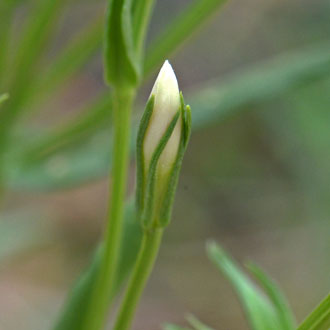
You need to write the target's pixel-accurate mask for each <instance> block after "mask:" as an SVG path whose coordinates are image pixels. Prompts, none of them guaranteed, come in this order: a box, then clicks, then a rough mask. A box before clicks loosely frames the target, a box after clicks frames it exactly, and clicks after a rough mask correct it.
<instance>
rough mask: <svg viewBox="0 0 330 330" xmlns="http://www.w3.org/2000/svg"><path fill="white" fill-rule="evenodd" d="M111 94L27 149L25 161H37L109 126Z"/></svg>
mask: <svg viewBox="0 0 330 330" xmlns="http://www.w3.org/2000/svg"><path fill="white" fill-rule="evenodd" d="M111 107H112V101H111V96H108V95H106V96H103V97H102V98H101V99H98V100H97V101H96V102H95V103H93V104H92V105H90V106H88V107H87V108H86V109H85V110H84V111H83V112H82V114H81V115H80V116H79V117H78V118H74V119H73V120H72V121H70V122H69V123H67V124H66V125H65V126H64V127H60V128H56V129H55V130H54V131H53V132H52V133H50V134H48V135H47V136H46V138H44V139H42V140H41V141H38V142H39V143H36V144H34V145H33V146H32V147H31V148H28V149H27V150H25V156H24V157H23V160H24V162H25V163H31V162H36V161H38V160H40V159H44V158H46V157H49V156H51V155H53V154H54V153H56V152H57V151H58V150H59V149H63V148H66V147H68V146H70V145H71V144H73V143H74V142H76V141H77V140H79V141H80V140H81V139H83V138H84V137H88V136H90V135H92V134H93V133H95V131H96V130H98V129H99V128H100V127H109V125H110V118H111Z"/></svg>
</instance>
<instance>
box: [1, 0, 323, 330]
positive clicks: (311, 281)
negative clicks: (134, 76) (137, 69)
mask: <svg viewBox="0 0 330 330" xmlns="http://www.w3.org/2000/svg"><path fill="white" fill-rule="evenodd" d="M189 4H190V1H174V0H172V1H169V0H167V1H159V2H158V3H157V5H156V8H155V14H154V17H153V19H152V26H151V29H150V33H149V39H150V40H149V47H150V48H149V49H150V52H148V51H147V54H146V57H147V61H148V60H149V62H147V65H146V68H147V69H148V70H149V71H148V72H147V73H148V75H150V74H151V72H152V70H153V69H155V68H156V69H157V65H159V63H160V62H161V61H162V60H163V58H162V56H165V55H166V56H168V55H167V54H165V55H164V53H161V55H159V54H157V51H158V52H160V51H161V49H162V48H161V47H160V46H158V47H156V48H154V49H156V50H153V48H152V47H153V46H152V45H153V41H154V40H155V39H156V45H160V42H161V40H160V39H157V35H158V33H159V32H161V31H162V30H163V29H164V27H165V31H166V26H167V24H168V23H169V22H170V21H171V19H172V18H173V16H174V15H177V13H178V8H179V9H180V10H181V9H184V8H185V6H186V5H189ZM104 6H105V3H104V1H96V2H93V3H91V2H87V1H83V0H75V1H71V2H65V1H25V2H22V1H19V0H11V1H2V2H1V4H0V45H1V46H0V95H5V93H8V95H9V98H7V97H6V96H0V102H1V105H0V183H1V195H2V204H1V206H2V208H1V220H0V227H1V236H0V257H1V261H2V267H1V274H0V286H1V290H2V293H3V294H2V298H1V299H0V327H1V329H2V328H3V329H5V330H7V329H34V330H38V329H46V328H50V327H51V325H52V324H53V322H54V321H55V320H56V318H57V316H58V313H59V310H60V306H61V305H62V304H63V302H64V299H65V296H66V292H67V291H68V289H69V288H70V287H71V286H72V284H73V282H74V281H75V279H76V278H77V277H78V275H79V274H80V273H81V271H82V270H83V269H84V268H85V267H86V266H87V265H88V264H89V261H90V256H91V254H92V251H93V250H94V248H95V245H96V241H97V238H98V237H99V234H100V228H101V226H102V222H103V217H104V210H105V202H106V194H107V192H106V183H105V177H106V175H107V171H108V169H109V163H110V162H111V150H110V147H109V146H110V142H109V141H110V138H111V106H110V97H111V96H109V95H107V93H106V92H105V88H104V83H103V73H102V61H101V41H102V29H103V16H104ZM329 12H330V5H329V3H328V2H327V1H323V0H316V1H312V2H311V1H308V0H303V1H301V0H299V1H298V0H294V1H288V0H284V1H281V2H278V1H268V2H264V1H261V0H250V1H248V2H244V3H243V2H242V1H238V0H234V1H230V2H228V3H227V4H226V5H225V6H224V7H223V8H222V10H221V11H219V12H218V13H217V14H214V17H213V20H212V21H210V24H208V25H206V26H204V27H205V28H204V29H203V30H200V32H199V33H198V34H196V35H195V37H194V38H191V39H189V40H188V41H186V43H185V44H184V46H185V47H181V48H180V49H179V51H178V52H176V53H175V55H173V56H171V58H170V59H171V62H172V64H173V66H174V67H175V69H176V71H177V73H178V76H179V77H182V79H181V80H180V81H179V83H180V87H181V89H182V90H184V91H185V98H186V100H187V102H188V103H189V104H191V106H192V109H193V129H194V132H193V136H192V141H191V143H190V148H188V154H187V156H186V158H185V161H184V165H183V173H182V178H181V179H180V186H179V193H178V196H177V201H176V207H175V211H174V218H173V221H172V224H171V226H170V227H169V232H168V233H167V235H166V237H165V245H164V246H163V247H162V250H161V256H160V258H159V261H158V263H157V267H156V270H155V272H154V274H153V276H152V280H151V283H150V285H149V286H148V289H147V292H146V295H145V299H144V300H143V303H142V307H141V312H140V313H139V315H138V319H137V327H136V328H137V329H144V330H146V329H156V328H157V327H159V325H160V324H161V323H164V322H168V321H170V322H173V323H178V324H179V323H180V324H183V325H184V324H186V326H189V324H190V323H189V322H186V321H185V319H184V315H185V314H186V313H187V312H191V313H193V314H195V315H198V317H200V318H201V319H202V320H203V322H205V323H206V324H209V325H210V326H212V327H213V328H215V329H246V328H247V325H246V322H245V321H244V319H243V313H242V311H241V309H240V307H239V304H238V302H237V301H236V299H235V296H234V295H233V293H232V291H231V289H230V288H229V285H228V283H227V282H225V281H224V280H223V281H221V280H219V275H218V273H217V272H216V270H214V269H213V268H212V265H211V264H210V263H209V261H208V260H207V257H206V255H205V252H204V241H205V239H206V238H209V237H213V238H215V239H217V240H218V241H220V242H222V244H223V245H224V246H225V247H226V248H227V249H228V250H230V251H232V254H233V255H234V256H235V257H237V258H238V259H246V258H250V259H253V260H255V261H256V262H257V263H258V264H260V265H262V267H263V268H264V269H266V270H267V273H269V274H271V275H272V277H273V278H275V279H276V280H277V282H278V283H279V285H280V286H281V288H282V289H283V291H284V292H285V294H286V296H287V297H288V300H289V302H290V305H291V307H292V310H293V311H294V313H295V317H296V319H297V320H298V321H301V320H302V319H303V318H304V317H305V316H306V315H307V314H308V313H309V312H310V311H311V310H312V308H313V307H314V306H315V305H317V303H318V302H319V301H320V300H321V298H323V297H324V295H325V293H326V292H327V291H329V276H328V274H329V273H330V264H329V254H330V252H329V251H330V241H329V239H328V237H329V234H330V225H329V216H330V207H329V198H330V190H329V186H330V153H329V150H330V110H329V109H330V92H329V90H330V43H329V38H328V36H329V33H330V21H329V19H328V18H329ZM177 22H180V20H178V21H177ZM160 35H162V34H160ZM165 36H166V35H165ZM165 36H164V38H165ZM159 40H160V41H159ZM169 44H170V43H169ZM31 45H33V47H32V46H31ZM166 45H167V44H165V45H164V49H165V52H167V51H172V50H173V49H168V47H167V48H166V47H165V46H166ZM162 54H163V55H162ZM155 58H156V60H155ZM157 59H158V60H157ZM148 63H150V64H148ZM148 75H147V74H146V78H145V79H147V78H148ZM147 90H149V86H148V81H147V80H146V88H145V89H144V88H142V89H141V92H140V96H139V104H144V103H145V98H146V95H147V94H146V93H147V92H146V91H147ZM5 98H7V99H6V100H5ZM139 109H140V108H139V105H138V106H137V107H136V114H135V116H136V118H139V117H140V112H139ZM133 138H134V136H133ZM132 151H133V149H132ZM132 155H133V154H132ZM133 165H134V164H133V163H132V167H133ZM132 173H133V171H132ZM133 180H134V179H133V174H132V180H131V181H132V182H131V190H132V191H133ZM17 315H19V317H17Z"/></svg>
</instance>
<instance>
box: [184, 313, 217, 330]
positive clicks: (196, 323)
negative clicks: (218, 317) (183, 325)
mask: <svg viewBox="0 0 330 330" xmlns="http://www.w3.org/2000/svg"><path fill="white" fill-rule="evenodd" d="M186 318H187V320H188V322H189V323H190V324H191V326H192V327H193V328H194V329H195V330H213V329H212V328H210V327H208V326H207V325H205V324H203V323H202V322H201V321H200V320H198V319H197V318H196V317H195V316H194V315H192V314H189V315H188V316H187V317H186Z"/></svg>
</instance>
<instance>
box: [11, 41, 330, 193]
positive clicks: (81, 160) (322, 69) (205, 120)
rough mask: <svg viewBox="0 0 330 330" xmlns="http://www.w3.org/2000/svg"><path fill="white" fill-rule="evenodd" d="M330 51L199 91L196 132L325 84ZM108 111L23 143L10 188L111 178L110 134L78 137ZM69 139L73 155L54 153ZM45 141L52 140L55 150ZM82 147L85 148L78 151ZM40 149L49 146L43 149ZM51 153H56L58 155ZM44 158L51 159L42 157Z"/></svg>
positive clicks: (306, 53) (279, 61)
mask: <svg viewBox="0 0 330 330" xmlns="http://www.w3.org/2000/svg"><path fill="white" fill-rule="evenodd" d="M329 49H330V48H329V46H328V44H325V45H318V46H315V47H313V48H311V49H307V50H303V51H301V52H297V53H289V54H286V55H281V56H279V58H275V59H273V60H270V61H265V62H264V63H263V64H259V65H258V66H256V67H253V68H251V69H247V70H245V72H241V73H240V74H232V75H230V76H228V77H226V78H224V79H223V80H221V81H214V82H213V83H212V84H211V83H209V84H207V86H199V87H196V88H195V89H197V90H198V93H196V92H195V93H194V94H192V95H191V96H189V95H188V96H187V99H188V100H189V103H190V104H191V106H192V108H193V109H194V110H193V120H192V129H193V130H199V129H202V128H204V127H207V126H208V125H214V124H216V123H220V122H221V121H222V120H224V119H225V118H226V117H228V116H230V115H233V114H235V113H237V112H238V111H244V110H246V106H247V105H251V104H253V105H256V104H259V103H262V102H267V101H270V100H273V99H274V98H278V97H279V96H281V95H283V94H285V93H288V92H289V91H293V90H294V89H296V88H298V87H301V86H303V85H308V84H310V83H312V82H315V81H319V80H322V79H324V77H327V76H329V74H330V55H329V54H330V52H329ZM102 98H103V99H104V98H106V96H102ZM87 110H88V109H87ZM106 111H107V108H106V107H105V108H104V107H103V106H102V102H101V106H100V108H94V107H93V108H91V109H90V110H88V111H86V115H85V116H86V118H85V119H84V115H82V117H81V118H80V119H79V120H77V121H78V124H77V123H76V122H75V121H74V122H73V123H68V125H67V126H66V127H65V128H60V129H59V130H58V131H60V132H61V133H58V132H56V131H55V132H54V133H53V134H51V136H50V137H49V136H46V137H44V138H41V139H40V140H37V141H34V142H32V143H31V144H30V145H29V144H26V143H24V141H25V140H26V139H25V138H24V141H22V142H21V143H22V144H23V145H24V148H23V149H25V150H23V153H21V152H19V153H15V155H12V156H13V157H12V158H11V159H10V160H11V162H10V163H9V164H8V170H9V171H10V172H9V173H7V176H8V178H9V184H10V186H11V187H12V188H13V189H17V188H22V187H23V188H25V189H39V190H40V189H46V190H51V189H65V188H66V187H68V186H72V185H77V184H82V183H83V182H88V181H90V180H92V179H95V178H98V177H102V176H104V175H105V174H106V173H107V168H108V164H109V163H108V162H109V160H111V159H110V155H109V143H108V134H103V135H102V134H98V135H97V137H95V139H97V140H98V144H97V145H95V143H92V141H91V142H88V143H86V140H84V139H81V138H80V136H83V137H84V138H86V137H88V136H89V135H88V133H87V131H88V132H90V133H94V132H96V131H98V130H99V129H100V128H101V126H102V125H103V124H104V122H105V120H106V119H107V118H108V116H109V114H107V113H106ZM89 112H90V113H89ZM93 113H94V115H95V116H96V117H97V120H90V116H91V117H92V116H94V115H93ZM80 122H82V123H84V124H83V125H82V126H81V127H87V126H89V128H88V130H85V129H79V126H80V125H79V123H80ZM66 130H67V131H68V133H66ZM85 132H86V134H85ZM82 133H83V134H82ZM67 134H68V135H69V136H70V140H65V141H68V142H69V141H75V142H76V144H78V145H79V146H77V145H76V144H75V145H73V147H74V148H73V149H70V152H69V150H66V151H65V152H63V151H62V150H61V149H59V148H56V145H57V146H59V145H60V144H61V143H62V142H61V141H62V137H63V136H65V135H67ZM47 141H53V143H54V149H53V147H51V146H50V144H49V142H47ZM82 142H84V143H85V144H84V145H83V146H82V147H80V144H81V143H82ZM15 143H16V142H15ZM70 143H71V142H70ZM131 145H132V148H133V146H134V143H133V142H132V144H131ZM42 146H45V147H44V148H42ZM65 146H67V144H65ZM13 150H15V148H13ZM51 151H56V153H54V152H51ZM36 152H38V154H36ZM27 154H33V155H34V158H35V159H39V161H38V162H35V163H34V164H33V165H32V164H31V166H28V167H27V166H25V162H24V161H22V156H23V159H26V158H25V155H27ZM43 155H45V156H48V155H49V156H52V157H51V158H49V157H42V156H43ZM58 157H60V158H61V159H63V160H64V161H65V163H66V164H67V167H68V169H67V171H66V172H63V174H62V175H58V176H54V175H53V173H52V172H49V171H48V166H49V162H50V161H51V159H52V158H58ZM91 159H92V160H91ZM75 169H77V170H75ZM36 174H38V176H36Z"/></svg>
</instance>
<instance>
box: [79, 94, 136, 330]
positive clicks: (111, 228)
mask: <svg viewBox="0 0 330 330" xmlns="http://www.w3.org/2000/svg"><path fill="white" fill-rule="evenodd" d="M134 94H135V93H134V92H133V91H132V90H128V91H127V90H125V91H123V90H119V89H117V90H115V91H114V95H113V100H114V103H113V117H114V138H113V157H114V158H113V167H112V187H111V195H110V200H109V219H108V223H107V228H106V232H105V238H104V242H105V251H104V255H103V258H102V261H101V268H100V272H99V276H98V279H97V281H96V283H95V288H94V290H93V294H92V297H91V301H90V303H89V309H88V311H87V318H86V324H85V329H86V330H99V329H102V327H103V325H104V323H105V319H106V315H107V310H108V304H109V297H110V293H111V288H112V286H113V284H114V282H115V276H116V266H117V264H118V259H119V248H120V240H121V236H122V219H123V212H124V199H125V190H126V183H127V169H128V161H129V141H130V122H131V107H132V102H133V99H134Z"/></svg>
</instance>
